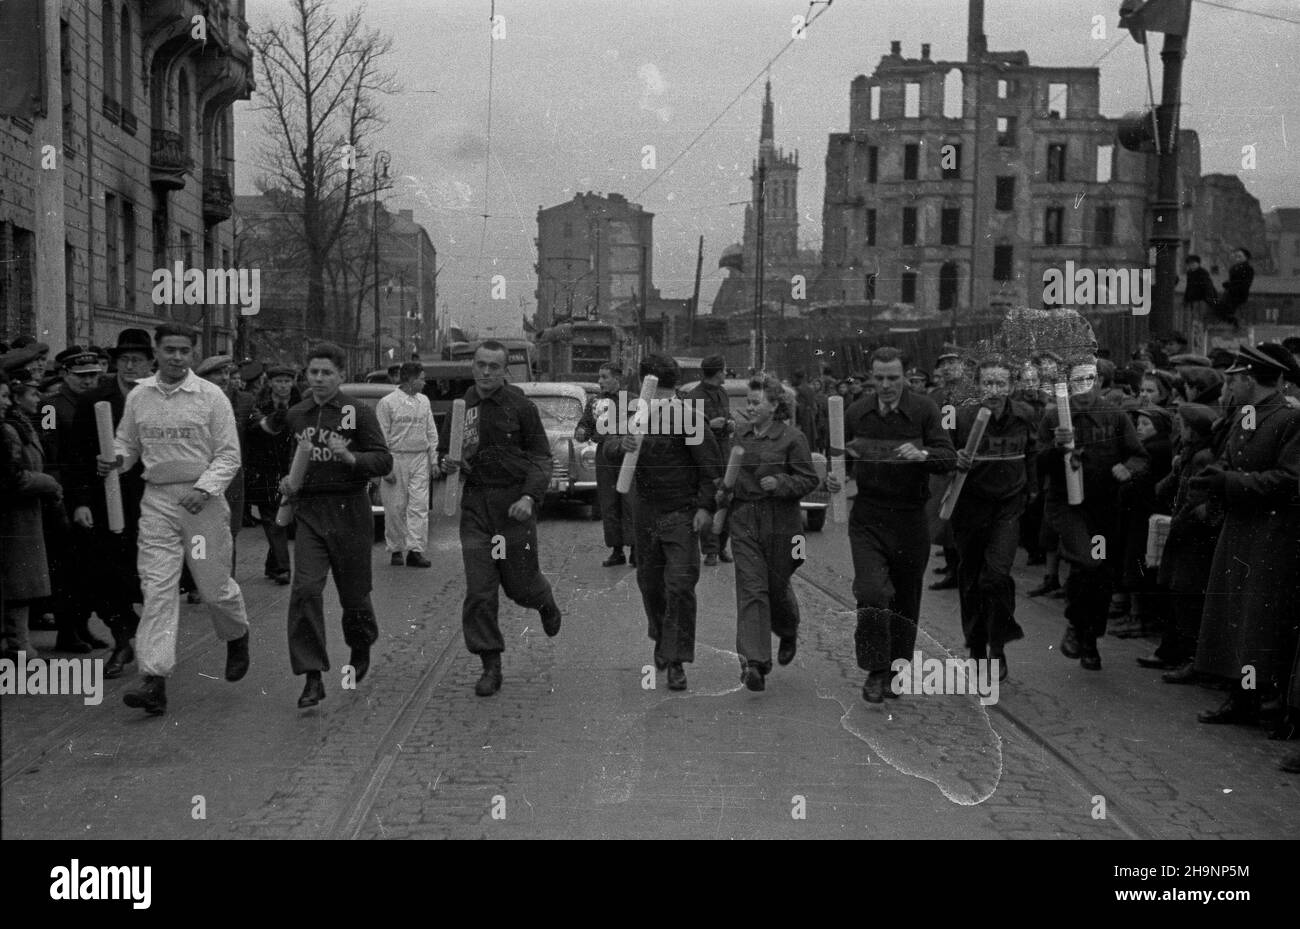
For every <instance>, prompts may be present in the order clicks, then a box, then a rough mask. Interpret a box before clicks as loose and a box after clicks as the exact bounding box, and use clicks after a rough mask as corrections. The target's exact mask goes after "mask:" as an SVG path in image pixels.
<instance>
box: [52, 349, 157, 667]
mask: <svg viewBox="0 0 1300 929" xmlns="http://www.w3.org/2000/svg"><path fill="white" fill-rule="evenodd" d="M107 354H108V356H109V357H111V358H112V359H113V361H114V364H115V367H116V369H117V370H116V372H115V373H114V375H113V377H112V378H111V379H107V380H105V381H104V382H102V383H101V384H100V385H99V386H98V387H96V388H93V389H91V390H88V391H86V392H85V393H83V394H81V395H80V396H79V397H78V398H77V408H76V412H75V414H74V417H73V426H72V435H73V443H74V453H73V454H72V456H71V466H70V481H69V484H70V486H69V487H68V494H69V496H70V497H71V500H70V501H69V506H70V507H71V510H72V524H73V532H74V533H75V536H76V539H77V542H76V547H77V550H78V551H80V552H87V553H90V554H89V557H87V558H84V559H82V563H81V564H79V566H78V568H79V570H80V571H82V572H83V573H84V576H85V584H84V586H85V588H86V589H87V591H88V599H89V600H90V603H91V606H92V607H93V608H94V610H95V612H96V613H98V614H99V618H100V620H102V621H103V623H104V624H105V625H106V626H108V628H109V630H110V631H111V632H112V633H113V654H112V655H111V656H110V657H109V659H108V662H107V663H106V664H105V665H104V677H106V678H109V679H113V678H118V677H121V676H122V672H123V671H124V670H125V668H126V666H127V665H129V664H130V663H131V662H132V661H134V660H135V650H134V649H133V647H132V645H131V640H132V639H133V638H135V632H136V628H137V627H138V626H139V625H140V616H139V614H137V613H136V611H135V604H137V603H141V602H143V600H144V596H143V594H142V593H141V592H140V576H139V574H138V572H137V569H136V548H137V542H138V539H139V523H140V500H141V498H142V497H143V496H144V466H143V465H142V464H139V463H137V464H136V465H135V467H133V468H131V469H130V470H128V471H125V472H123V473H122V475H121V478H120V485H121V488H122V517H123V521H124V523H125V525H124V527H123V529H122V531H121V532H110V531H109V528H108V504H107V501H106V500H105V496H104V482H103V480H101V479H100V478H99V476H98V475H97V474H96V473H95V470H96V469H95V461H96V459H98V458H99V457H100V449H99V428H98V426H97V424H96V421H95V404H96V403H99V402H101V401H102V402H105V403H107V404H108V406H109V412H110V413H111V415H112V421H113V429H114V431H116V430H117V426H118V423H120V422H121V421H122V410H123V409H124V408H125V407H126V396H127V394H129V393H130V392H131V390H132V388H134V387H135V384H136V381H139V380H141V379H142V378H145V377H148V376H149V370H150V368H151V367H152V365H153V343H152V342H151V341H150V340H149V333H147V332H145V331H144V330H143V329H123V330H122V332H121V333H120V334H119V335H118V337H117V345H116V346H115V347H113V348H111V349H108V350H107Z"/></svg>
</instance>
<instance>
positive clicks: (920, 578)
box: [826, 347, 957, 703]
mask: <svg viewBox="0 0 1300 929" xmlns="http://www.w3.org/2000/svg"><path fill="white" fill-rule="evenodd" d="M871 377H872V380H873V381H874V383H875V392H874V393H873V394H872V395H871V396H870V397H868V398H866V399H863V400H860V401H858V402H857V403H854V404H853V405H852V406H851V407H849V409H848V410H847V411H846V412H845V414H844V428H845V432H846V434H848V435H852V436H853V439H852V440H851V441H849V442H848V448H847V449H845V452H847V453H848V454H850V455H852V456H853V457H855V458H856V459H857V463H856V465H855V469H856V470H855V479H856V483H857V488H858V494H857V497H855V498H854V501H853V511H852V513H851V514H850V517H849V546H850V548H851V550H852V553H853V596H854V599H855V600H856V601H857V630H856V632H855V633H854V644H855V645H856V649H857V660H858V667H859V668H861V669H862V670H864V671H866V672H868V673H867V679H866V681H864V682H863V685H862V698H863V699H864V700H866V701H867V702H868V703H880V702H881V701H882V700H883V699H884V698H885V696H887V695H888V696H895V694H893V692H892V690H890V688H889V686H888V682H889V678H890V670H889V669H890V665H891V664H892V663H893V662H894V661H895V660H896V659H899V658H905V659H907V660H908V661H911V660H912V652H913V648H914V646H915V645H916V629H917V622H918V621H919V618H920V615H921V588H922V586H923V584H924V580H925V565H926V562H927V561H928V560H929V558H930V526H929V520H928V519H927V518H926V510H925V504H926V500H928V499H929V496H930V475H932V474H939V473H943V472H945V471H948V470H950V469H951V468H952V466H953V463H954V462H955V461H956V457H957V453H956V452H955V451H954V450H953V447H952V439H950V438H949V436H948V431H947V430H946V429H944V428H943V425H942V422H941V418H940V414H939V408H938V407H937V406H935V404H934V401H933V400H931V399H930V398H929V397H927V396H925V395H924V394H918V393H913V392H912V391H911V390H909V389H908V387H907V382H906V381H905V380H904V379H903V359H902V355H901V354H900V353H899V351H898V349H896V348H891V347H883V348H878V349H876V350H875V352H873V353H872V355H871ZM832 451H833V452H838V449H833V450H832ZM826 486H827V488H828V489H829V490H830V491H831V493H836V492H837V491H839V490H840V483H839V481H837V480H836V479H835V477H834V475H830V476H828V477H827V479H826Z"/></svg>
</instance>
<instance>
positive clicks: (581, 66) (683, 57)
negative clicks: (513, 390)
mask: <svg viewBox="0 0 1300 929" xmlns="http://www.w3.org/2000/svg"><path fill="white" fill-rule="evenodd" d="M354 5H355V4H354V3H353V2H352V0H336V7H337V9H338V10H339V12H340V13H342V12H345V11H346V10H348V9H350V8H351V7H352V6H354ZM491 7H492V4H491V0H370V2H369V3H367V4H366V9H367V16H366V18H367V22H368V23H369V24H370V25H371V26H372V27H374V28H377V29H379V30H380V31H382V32H384V33H386V34H388V35H391V36H392V37H393V40H394V44H393V51H392V53H391V55H390V56H389V58H388V59H387V62H386V63H387V67H388V69H389V70H392V71H394V72H396V75H397V78H398V81H399V82H400V84H401V85H402V88H403V93H401V94H399V95H396V96H392V97H388V98H385V100H384V107H385V111H386V114H387V117H388V125H387V127H386V128H385V129H384V130H383V131H382V133H381V134H380V136H379V138H378V139H377V143H378V144H376V145H374V146H373V147H374V148H380V147H382V148H386V149H388V150H389V151H390V152H392V155H393V167H394V169H395V171H396V173H398V174H399V175H400V179H399V181H398V183H397V186H396V188H395V189H394V190H393V191H391V192H390V193H389V194H388V195H387V197H386V199H385V201H384V202H385V204H386V205H387V207H388V209H390V210H394V211H395V210H398V209H404V208H406V209H413V210H414V211H415V219H416V221H417V222H419V223H422V224H423V225H424V226H425V228H426V229H427V230H428V231H429V235H430V236H431V238H432V240H433V243H434V246H435V247H436V248H437V249H438V259H439V263H440V264H441V265H442V266H443V271H442V274H441V277H440V278H439V304H440V309H441V305H442V304H444V303H445V304H446V305H447V307H448V309H449V310H450V312H451V315H452V316H453V317H454V318H455V319H456V320H457V321H458V322H461V323H469V324H474V325H477V326H478V327H479V328H480V329H482V330H486V329H487V327H491V326H496V327H498V328H497V332H498V333H505V332H507V331H514V330H517V329H518V327H519V320H520V316H521V312H520V305H519V298H520V297H521V296H522V297H523V298H524V300H525V308H526V311H527V312H528V313H530V314H531V312H532V310H533V308H534V299H533V290H534V288H535V286H536V273H535V272H534V270H533V263H534V261H535V249H534V245H533V239H534V237H535V236H536V235H537V209H538V207H539V206H546V207H549V206H553V205H555V204H557V203H561V202H564V201H566V200H570V199H572V197H573V195H574V194H575V193H577V192H580V191H587V190H593V191H600V192H603V193H610V192H618V193H622V194H624V195H626V196H627V197H628V198H629V199H631V200H632V201H633V202H636V203H640V204H641V205H642V206H643V207H644V208H645V209H646V210H648V211H650V212H652V213H654V214H655V222H654V232H655V242H654V271H655V273H654V283H655V285H656V286H657V287H658V288H659V289H660V291H661V292H662V293H663V295H664V296H668V297H687V296H690V292H691V286H692V281H693V277H694V273H695V252H696V244H697V240H698V237H699V236H700V235H703V236H704V277H703V284H702V287H701V305H702V308H703V309H705V310H706V311H707V307H708V306H709V304H710V303H711V302H712V299H713V295H714V293H715V291H716V290H717V286H718V283H719V282H720V281H721V280H722V279H723V277H724V276H725V272H723V271H722V270H720V269H719V268H718V267H717V263H718V257H719V255H720V254H721V252H722V249H723V248H725V247H726V246H727V245H728V244H730V243H732V242H736V241H739V240H740V237H741V230H742V220H743V212H744V207H743V205H739V204H737V205H730V204H733V202H734V201H744V200H747V199H748V196H749V189H750V188H749V173H750V166H751V161H752V159H753V158H754V155H755V152H756V150H757V147H758V132H759V120H760V115H761V105H762V97H763V81H762V78H761V77H760V76H759V75H760V73H761V71H762V69H763V66H764V64H765V63H766V62H767V61H768V60H769V59H771V58H772V56H774V55H776V54H777V53H778V52H780V51H781V49H782V47H783V46H785V44H786V43H787V41H788V40H789V39H790V35H791V29H792V22H791V21H792V17H794V16H796V15H804V14H807V15H809V16H810V17H811V16H816V15H817V11H818V10H821V9H822V7H821V6H818V7H815V8H814V9H813V11H812V12H811V13H809V8H808V6H807V2H806V0H802V2H801V0H496V12H497V14H498V15H500V16H504V18H505V20H504V21H505V36H504V38H501V39H498V40H497V41H495V42H492V41H491V39H490V28H491V26H490V22H489V15H490V10H491ZM1222 7H1232V8H1235V9H1223V8H1222ZM966 8H967V5H966V2H965V0H834V2H833V4H832V5H831V7H830V8H829V9H828V10H827V11H826V12H825V13H824V15H821V16H820V18H818V19H817V21H816V22H815V23H814V24H813V25H812V27H811V28H810V29H808V31H807V37H806V38H805V39H803V40H801V41H797V42H795V43H794V44H793V45H792V46H791V47H790V48H789V49H788V50H787V51H785V53H784V54H782V55H781V56H780V57H779V58H778V59H777V61H776V62H775V63H774V64H773V65H772V67H771V77H772V86H773V97H774V100H775V102H776V141H777V144H778V145H780V146H782V147H784V148H785V149H786V150H791V149H798V150H799V155H800V165H801V167H802V171H801V172H800V179H799V206H800V213H801V214H802V217H803V218H802V221H801V224H800V238H801V240H802V241H803V244H804V245H805V246H807V247H813V248H820V247H821V198H822V189H823V177H824V167H825V157H826V141H827V136H828V134H829V133H832V132H843V131H846V130H847V128H848V106H849V83H850V81H852V80H853V78H854V77H855V76H856V75H858V74H870V73H871V72H872V71H873V70H874V68H875V66H876V64H877V63H878V62H879V61H880V58H881V57H882V56H883V55H887V54H888V52H889V43H890V41H891V40H895V39H897V40H900V41H902V43H903V54H904V55H905V56H907V57H920V46H921V43H923V42H928V43H930V45H931V46H932V53H931V56H932V57H933V58H935V59H938V60H953V61H956V60H961V59H963V58H964V57H965V53H966ZM287 9H288V3H287V2H286V0H248V19H249V22H250V25H251V27H252V29H253V30H257V29H259V28H261V27H263V26H264V25H266V24H267V23H269V22H272V21H274V20H276V19H278V18H282V17H283V16H284V15H285V13H286V11H287ZM1118 9H1119V0H987V2H986V18H985V28H984V31H985V34H986V35H987V36H988V43H989V48H990V50H994V51H1008V50H1017V49H1023V50H1024V51H1027V52H1028V53H1029V59H1030V63H1031V64H1035V65H1070V66H1089V65H1092V64H1094V62H1098V59H1101V60H1100V62H1099V63H1098V66H1099V67H1100V68H1101V109H1102V114H1103V115H1106V116H1121V115H1123V114H1124V113H1125V112H1128V111H1130V110H1136V109H1140V108H1141V107H1143V106H1144V105H1145V103H1146V98H1147V86H1146V74H1145V66H1144V64H1143V57H1142V47H1141V46H1139V45H1138V44H1137V43H1135V42H1134V41H1133V40H1132V39H1131V38H1129V37H1128V33H1127V32H1124V31H1122V30H1120V29H1119V28H1118V25H1117V24H1118ZM1245 11H1250V12H1249V13H1248V12H1245ZM1099 14H1100V15H1103V16H1104V17H1105V31H1106V35H1105V38H1104V39H1097V38H1094V37H1093V17H1094V16H1095V15H1099ZM1252 14H1270V15H1272V16H1277V17H1284V18H1287V19H1290V20H1294V21H1296V23H1297V24H1295V25H1293V24H1289V23H1286V22H1281V21H1278V20H1276V19H1268V18H1265V16H1261V15H1252ZM1120 39H1123V41H1122V42H1121V41H1120ZM1117 42H1118V44H1116V43H1117ZM1159 42H1160V39H1159V37H1158V36H1157V37H1154V39H1153V44H1152V52H1151V63H1152V68H1153V74H1154V80H1155V90H1156V94H1157V96H1158V95H1159V93H1160V61H1159ZM489 45H491V46H492V47H491V49H489ZM489 51H491V52H492V57H493V61H492V75H493V76H492V86H493V97H492V127H491V135H490V151H491V157H490V165H489V166H488V167H490V172H489V174H488V176H487V177H486V199H487V208H486V212H487V213H488V214H489V219H488V220H487V221H486V224H485V223H484V220H483V219H482V214H483V213H484V212H485V210H484V196H485V164H486V162H487V161H488V159H487V157H486V156H487V152H488V150H489V134H488V131H487V115H488V83H489ZM1103 56H1104V57H1103ZM756 77H758V79H757V80H754V79H755V78H756ZM751 80H752V81H754V83H753V85H752V86H750V87H749V89H748V91H746V92H745V93H744V94H743V95H742V96H741V97H740V98H739V99H738V100H736V102H735V103H734V105H732V107H731V109H730V110H727V111H726V113H725V115H721V116H720V114H722V113H723V110H724V108H725V107H727V105H728V104H729V103H731V102H732V101H733V100H734V99H735V98H736V97H737V94H739V93H740V92H741V90H742V89H743V88H745V86H746V85H747V84H749V83H750V81H751ZM1297 88H1300V0H1215V5H1211V4H1210V3H1209V2H1202V0H1196V2H1195V3H1194V5H1193V12H1192V25H1191V34H1190V36H1189V37H1188V56H1187V60H1186V64H1185V69H1184V83H1183V102H1184V107H1183V119H1182V125H1183V127H1184V128H1189V129H1194V130H1196V131H1197V132H1198V133H1199V134H1200V140H1201V159H1202V170H1203V171H1204V172H1205V173H1215V172H1222V173H1230V174H1239V175H1240V176H1241V178H1242V180H1243V181H1244V182H1245V185H1246V188H1247V189H1248V190H1249V191H1250V192H1251V193H1252V194H1254V195H1255V196H1256V197H1258V198H1259V200H1260V202H1261V206H1262V207H1263V209H1264V210H1265V211H1267V210H1269V209H1272V208H1273V207H1276V206H1300V90H1298V89H1297ZM422 91H423V92H422ZM427 91H436V93H429V92H427ZM249 107H250V104H247V103H239V104H236V107H235V113H236V121H235V134H236V139H237V141H236V159H237V161H238V166H237V171H238V190H239V192H240V193H252V192H254V189H253V179H254V177H255V175H256V173H257V172H258V165H257V163H256V154H255V152H256V149H257V145H258V143H259V141H260V138H261V137H260V121H259V117H258V116H257V115H255V114H252V113H250V112H249ZM719 117H720V118H719ZM715 119H717V122H716V124H714V125H713V127H712V128H711V129H709V130H708V132H707V133H706V134H705V135H704V136H703V137H702V138H700V139H699V141H698V142H696V143H695V144H694V146H693V147H692V148H691V149H690V151H689V152H687V153H686V154H685V156H684V157H682V158H681V159H680V160H679V161H678V162H677V163H676V165H675V166H674V167H673V168H672V169H671V170H670V171H667V172H664V171H663V169H664V168H665V167H666V166H667V165H668V164H669V163H670V162H671V161H672V160H673V159H674V158H675V157H677V156H678V155H679V154H680V153H681V152H682V151H683V150H684V149H685V148H686V147H687V146H688V145H689V144H690V143H691V141H692V140H693V139H694V138H695V137H696V136H697V135H698V134H699V133H700V131H701V130H703V129H704V128H705V127H706V126H708V125H709V123H710V122H712V121H713V120H715ZM1248 144H1249V145H1254V146H1255V148H1256V153H1257V154H1256V157H1257V167H1256V168H1255V169H1254V170H1243V169H1242V166H1241V163H1242V147H1243V146H1244V145H1248ZM647 145H652V146H654V147H655V155H656V158H657V167H658V169H659V170H654V171H651V170H644V169H643V168H642V157H643V156H642V151H643V147H644V146H647ZM495 274H503V275H504V276H505V277H506V279H507V282H508V283H507V300H505V301H504V302H503V301H493V300H491V299H490V293H489V288H490V285H489V281H490V278H491V277H492V275H495Z"/></svg>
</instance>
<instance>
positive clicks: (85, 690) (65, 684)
mask: <svg viewBox="0 0 1300 929" xmlns="http://www.w3.org/2000/svg"><path fill="white" fill-rule="evenodd" d="M49 694H76V695H78V696H81V697H83V698H84V699H83V700H82V702H83V703H85V705H86V706H99V704H100V703H102V702H103V701H104V659H103V658H52V659H45V658H31V659H29V658H28V657H27V653H26V652H19V653H18V659H17V660H14V659H13V658H0V695H2V696H6V697H11V696H19V697H21V696H27V695H33V696H43V695H49Z"/></svg>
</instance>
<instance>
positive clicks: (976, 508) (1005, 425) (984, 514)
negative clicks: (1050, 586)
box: [952, 358, 1038, 680]
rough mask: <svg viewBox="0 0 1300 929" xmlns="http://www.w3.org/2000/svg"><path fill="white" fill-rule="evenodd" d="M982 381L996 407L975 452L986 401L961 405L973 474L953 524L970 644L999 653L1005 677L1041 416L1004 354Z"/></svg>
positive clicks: (961, 438) (983, 365) (960, 443)
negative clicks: (1015, 569) (1022, 395)
mask: <svg viewBox="0 0 1300 929" xmlns="http://www.w3.org/2000/svg"><path fill="white" fill-rule="evenodd" d="M979 386H980V390H981V392H982V393H983V395H984V399H983V402H982V404H981V405H982V406H984V407H988V409H989V411H990V412H991V413H992V414H993V415H992V416H991V417H990V419H989V421H988V425H987V427H986V428H985V430H984V438H983V439H982V440H981V441H980V444H979V448H977V449H976V451H975V455H974V457H971V456H970V455H968V454H967V453H966V442H967V440H968V439H969V438H970V433H971V428H972V427H973V426H974V424H975V417H976V416H977V415H978V414H979V410H980V406H981V405H975V404H966V405H963V406H962V407H961V408H959V409H958V411H957V432H956V446H957V469H958V470H960V471H965V472H967V475H968V476H967V478H966V483H965V485H964V486H963V488H962V492H961V496H960V497H958V499H957V506H956V509H954V510H953V514H952V528H953V534H954V535H955V537H956V541H957V554H958V561H957V576H958V581H959V584H960V592H961V593H960V596H961V625H962V632H963V633H964V635H965V637H966V647H967V648H969V649H970V653H971V657H972V658H975V659H977V660H982V659H985V658H994V659H997V660H998V662H999V665H998V677H999V680H1005V679H1006V676H1007V659H1006V653H1005V651H1004V646H1005V645H1006V643H1008V642H1014V641H1015V640H1017V639H1022V638H1024V635H1025V634H1024V631H1023V630H1022V629H1021V628H1020V625H1019V624H1018V623H1017V622H1016V585H1015V581H1014V580H1012V578H1011V565H1012V563H1013V562H1014V561H1015V557H1016V547H1017V542H1018V539H1019V534H1020V518H1021V516H1022V515H1023V513H1024V508H1025V498H1026V497H1027V496H1029V495H1033V494H1037V493H1038V475H1037V461H1036V459H1037V456H1038V447H1037V442H1036V433H1037V431H1038V418H1037V415H1036V414H1035V412H1034V410H1033V408H1032V407H1030V406H1029V405H1028V404H1025V403H1022V402H1021V401H1019V400H1013V399H1011V396H1010V394H1011V368H1010V366H1009V365H1007V364H1006V362H1004V361H1002V360H1001V359H996V358H990V359H986V360H984V361H982V362H980V366H979Z"/></svg>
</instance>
